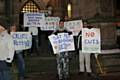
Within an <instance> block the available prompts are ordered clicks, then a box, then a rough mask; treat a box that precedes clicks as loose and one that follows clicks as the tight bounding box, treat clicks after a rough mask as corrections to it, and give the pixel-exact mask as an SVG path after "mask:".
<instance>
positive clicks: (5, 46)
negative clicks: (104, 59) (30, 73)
mask: <svg viewBox="0 0 120 80" xmlns="http://www.w3.org/2000/svg"><path fill="white" fill-rule="evenodd" d="M5 24H6V23H5V21H4V20H2V19H1V20H0V80H13V79H11V76H10V75H11V74H10V66H11V63H12V61H13V59H14V57H16V58H17V59H16V62H17V63H16V64H17V68H18V71H19V80H24V78H25V61H24V57H23V50H15V48H14V42H13V39H12V37H11V36H10V34H9V33H8V30H9V29H7V28H6V26H7V25H5ZM84 26H85V27H87V28H88V29H91V28H92V26H88V25H87V26H86V24H84ZM17 31H20V30H19V28H18V27H16V25H13V26H11V27H10V32H17ZM29 31H30V32H31V34H32V39H33V42H34V43H33V45H32V49H31V50H30V53H31V52H36V53H38V36H37V35H38V29H37V28H29ZM58 33H68V34H69V35H72V32H70V31H68V30H67V29H66V28H65V27H64V21H60V23H59V27H58V28H57V29H56V30H55V31H54V32H53V33H52V34H55V35H57V34H58ZM81 34H82V32H81V31H80V32H79V35H78V36H77V37H78V38H77V40H78V41H77V42H78V43H77V44H75V45H77V48H78V50H79V51H78V52H79V74H83V73H84V72H87V74H88V76H91V73H92V70H91V64H90V63H91V61H90V60H91V59H90V55H91V54H90V53H88V54H85V53H82V52H81V38H82V36H81ZM56 61H57V71H58V73H57V76H58V80H69V76H70V75H69V52H60V53H57V54H56Z"/></svg>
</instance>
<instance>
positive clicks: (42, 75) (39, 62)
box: [12, 54, 120, 80]
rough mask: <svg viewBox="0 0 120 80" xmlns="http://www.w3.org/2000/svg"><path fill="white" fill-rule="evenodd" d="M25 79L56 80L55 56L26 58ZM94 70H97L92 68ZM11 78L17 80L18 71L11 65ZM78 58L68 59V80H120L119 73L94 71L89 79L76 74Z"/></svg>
mask: <svg viewBox="0 0 120 80" xmlns="http://www.w3.org/2000/svg"><path fill="white" fill-rule="evenodd" d="M25 62H26V77H25V80H58V78H57V76H56V74H57V69H56V59H55V55H52V56H40V55H39V56H37V55H36V54H35V55H32V56H26V57H25ZM94 70H97V69H95V68H94ZM12 71H13V78H14V80H19V79H18V76H17V74H18V71H17V69H16V66H15V65H13V69H12ZM78 71H79V68H78V57H77V56H76V55H73V57H72V58H70V78H69V80H120V72H119V71H118V72H107V71H106V73H104V74H101V73H100V72H96V71H94V74H93V75H92V76H91V77H90V76H87V75H86V74H84V75H79V74H78Z"/></svg>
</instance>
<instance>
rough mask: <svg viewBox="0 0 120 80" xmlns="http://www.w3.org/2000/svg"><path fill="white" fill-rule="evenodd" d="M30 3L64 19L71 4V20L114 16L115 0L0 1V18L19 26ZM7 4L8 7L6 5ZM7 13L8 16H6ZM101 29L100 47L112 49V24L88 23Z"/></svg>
mask: <svg viewBox="0 0 120 80" xmlns="http://www.w3.org/2000/svg"><path fill="white" fill-rule="evenodd" d="M29 1H32V2H33V3H34V4H35V5H36V6H37V7H38V9H39V11H40V12H44V11H46V10H48V7H52V9H51V11H52V16H59V17H61V18H64V17H65V16H66V15H67V4H68V3H69V2H71V4H72V17H71V20H72V19H88V18H94V17H97V16H103V17H106V16H107V17H109V16H115V14H114V12H115V1H116V0H0V17H6V16H7V17H10V18H9V19H11V20H12V21H11V22H14V21H15V22H16V23H17V25H22V24H20V21H21V18H20V17H21V16H20V14H21V13H22V10H23V7H24V6H25V5H26V4H27V3H28V2H29ZM6 4H8V5H6ZM8 13H9V15H8ZM90 24H91V25H94V27H99V28H100V29H101V37H102V45H103V47H104V48H114V47H116V46H117V43H116V39H117V36H116V27H115V26H114V25H113V24H112V23H106V22H97V21H96V22H94V23H90Z"/></svg>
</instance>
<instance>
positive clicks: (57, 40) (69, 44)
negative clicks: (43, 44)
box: [48, 33, 75, 54]
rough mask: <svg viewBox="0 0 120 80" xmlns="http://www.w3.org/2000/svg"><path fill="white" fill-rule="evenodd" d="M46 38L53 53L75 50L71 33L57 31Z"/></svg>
mask: <svg viewBox="0 0 120 80" xmlns="http://www.w3.org/2000/svg"><path fill="white" fill-rule="evenodd" d="M48 38H49V40H50V42H51V45H52V48H53V51H54V53H55V54H56V53H60V52H65V51H72V50H75V46H74V39H73V35H69V34H68V33H58V34H57V35H54V34H52V35H50V36H49V37H48Z"/></svg>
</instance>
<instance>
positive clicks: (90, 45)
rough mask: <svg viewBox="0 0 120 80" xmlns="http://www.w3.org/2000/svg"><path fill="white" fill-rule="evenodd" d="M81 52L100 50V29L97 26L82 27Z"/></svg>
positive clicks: (98, 51) (96, 51) (97, 51)
mask: <svg viewBox="0 0 120 80" xmlns="http://www.w3.org/2000/svg"><path fill="white" fill-rule="evenodd" d="M82 52H83V53H100V52H101V38H100V29H97V28H91V29H88V28H83V29H82Z"/></svg>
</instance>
